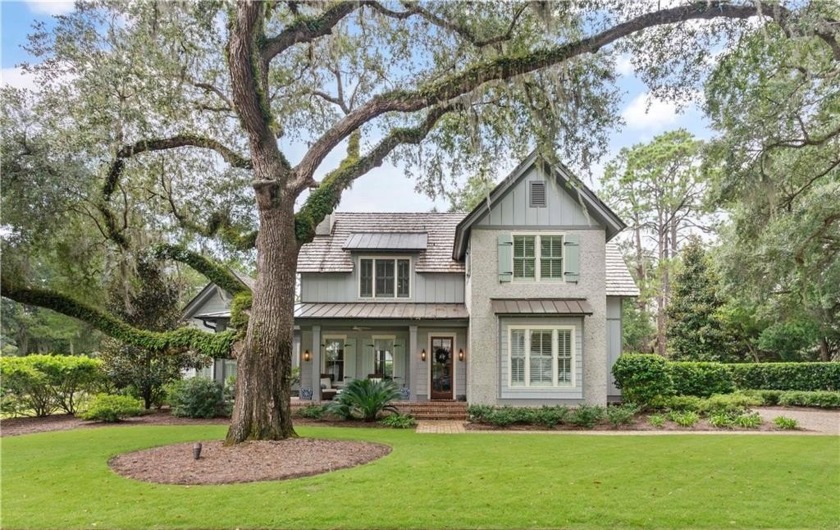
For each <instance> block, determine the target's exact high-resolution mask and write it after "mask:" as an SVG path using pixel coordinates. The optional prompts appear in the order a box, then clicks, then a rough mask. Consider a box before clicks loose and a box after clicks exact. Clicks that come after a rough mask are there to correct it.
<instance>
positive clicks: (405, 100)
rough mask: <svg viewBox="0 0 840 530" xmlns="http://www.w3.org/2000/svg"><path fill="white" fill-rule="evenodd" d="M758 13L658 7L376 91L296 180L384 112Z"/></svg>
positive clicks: (311, 155) (714, 6)
mask: <svg viewBox="0 0 840 530" xmlns="http://www.w3.org/2000/svg"><path fill="white" fill-rule="evenodd" d="M780 12H781V13H786V12H787V10H785V9H784V8H781V7H778V8H777V9H774V10H773V15H772V16H774V17H779V16H781V15H780V14H779V13H780ZM758 14H759V10H758V8H756V7H755V6H735V5H731V4H729V3H726V2H722V1H709V2H700V3H697V4H692V5H688V6H680V7H674V8H671V9H663V10H660V11H656V12H654V13H647V14H644V15H641V16H638V17H636V18H633V19H631V20H629V21H627V22H624V23H621V24H618V25H616V26H614V27H612V28H610V29H608V30H605V31H602V32H600V33H598V34H596V35H593V36H591V37H587V38H584V39H581V40H578V41H574V42H571V43H567V44H564V45H561V46H556V47H554V48H546V49H541V50H535V51H531V52H528V53H526V54H521V55H517V56H513V57H499V58H497V59H494V60H491V61H488V62H485V63H483V64H478V65H475V66H473V67H471V68H468V69H467V70H465V71H463V72H460V73H457V74H453V75H450V76H447V77H443V78H441V79H439V80H437V81H435V82H433V83H430V84H428V85H427V86H425V87H421V88H419V89H418V90H415V91H404V90H395V91H391V92H387V93H384V94H381V95H379V96H376V97H374V98H372V99H371V100H370V101H368V102H367V103H365V104H364V105H361V106H360V107H358V108H357V109H356V110H354V111H353V112H351V113H350V114H348V115H347V116H345V117H344V118H343V119H342V120H340V121H339V122H338V123H336V124H335V126H333V127H332V128H331V129H330V130H329V131H327V132H326V133H324V134H323V135H322V136H321V137H320V138H319V139H318V140H317V141H316V142H315V143H314V144H313V145H312V147H311V148H310V149H309V151H308V152H307V153H306V155H305V156H304V157H303V159H302V160H301V162H300V164H298V166H297V167H296V168H295V174H296V178H297V179H298V182H297V183H296V184H300V183H302V182H308V181H310V180H311V178H312V175H314V173H315V170H316V169H317V168H318V166H319V165H320V164H321V162H322V161H323V160H324V158H325V157H326V156H327V155H328V154H329V153H330V151H332V149H333V148H335V146H336V145H338V144H339V143H340V142H341V141H342V140H343V139H344V138H346V137H347V136H348V135H349V134H350V133H351V132H352V131H355V130H356V129H358V128H359V127H360V126H361V125H363V124H364V123H367V122H368V121H370V120H372V119H374V118H376V117H378V116H381V115H383V114H385V113H388V112H415V111H418V110H421V109H423V108H426V107H430V106H432V105H434V104H436V103H440V102H444V101H449V100H451V99H453V98H455V97H458V96H461V95H464V94H467V93H469V92H471V91H473V90H475V89H476V88H478V87H480V86H481V85H483V84H485V83H487V82H489V81H495V80H507V79H510V78H513V77H516V76H519V75H523V74H527V73H530V72H533V71H536V70H539V69H542V68H546V67H548V66H552V65H554V64H558V63H561V62H563V61H567V60H569V59H572V58H574V57H577V56H580V55H583V54H587V53H596V52H597V51H598V50H599V49H601V48H602V47H604V46H607V45H609V44H611V43H613V42H615V41H617V40H619V39H621V38H623V37H626V36H628V35H631V34H633V33H635V32H637V31H640V30H643V29H646V28H650V27H655V26H661V25H667V24H674V23H677V22H684V21H687V20H698V19H707V20H708V19H716V18H733V19H734V18H739V19H744V18H749V17H752V16H756V15H758Z"/></svg>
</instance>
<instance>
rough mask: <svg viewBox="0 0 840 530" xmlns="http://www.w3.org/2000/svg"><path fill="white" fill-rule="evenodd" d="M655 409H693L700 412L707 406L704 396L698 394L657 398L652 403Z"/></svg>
mask: <svg viewBox="0 0 840 530" xmlns="http://www.w3.org/2000/svg"><path fill="white" fill-rule="evenodd" d="M651 406H652V407H653V408H655V409H661V410H680V411H682V410H693V411H695V412H698V411H700V410H703V408H704V407H705V405H704V400H703V398H699V397H697V396H670V397H667V398H657V399H656V400H654V402H653V403H652V404H651Z"/></svg>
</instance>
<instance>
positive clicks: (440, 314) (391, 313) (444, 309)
mask: <svg viewBox="0 0 840 530" xmlns="http://www.w3.org/2000/svg"><path fill="white" fill-rule="evenodd" d="M303 318H349V319H353V318H359V319H399V320H421V319H423V320H425V319H434V320H454V319H467V318H469V313H467V307H466V306H465V305H464V304H410V303H401V304H400V303H369V302H360V303H346V304H332V303H301V304H295V319H303Z"/></svg>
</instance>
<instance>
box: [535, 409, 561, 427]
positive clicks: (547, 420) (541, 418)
mask: <svg viewBox="0 0 840 530" xmlns="http://www.w3.org/2000/svg"><path fill="white" fill-rule="evenodd" d="M568 415H569V409H568V408H567V407H564V406H562V405H558V406H556V407H541V408H538V409H534V411H533V422H534V423H535V424H537V425H542V426H544V427H548V428H549V429H552V428H554V427H555V426H557V425H559V424H561V423H563V421H565V419H566V418H567V417H568Z"/></svg>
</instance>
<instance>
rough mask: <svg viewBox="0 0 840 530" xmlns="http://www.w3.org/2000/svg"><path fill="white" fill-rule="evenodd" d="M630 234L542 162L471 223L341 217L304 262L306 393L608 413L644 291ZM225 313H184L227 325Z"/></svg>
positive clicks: (566, 176)
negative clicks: (627, 254)
mask: <svg viewBox="0 0 840 530" xmlns="http://www.w3.org/2000/svg"><path fill="white" fill-rule="evenodd" d="M624 227H625V225H624V223H623V222H622V221H621V219H619V218H618V217H617V216H616V215H615V213H613V212H612V211H611V210H610V209H609V208H608V207H607V206H606V205H605V204H604V203H602V202H601V201H600V200H599V199H598V198H597V197H596V196H595V194H594V193H593V192H592V191H590V190H589V189H588V188H586V187H585V186H584V185H583V184H582V183H580V182H579V181H577V179H575V178H574V177H573V176H572V175H571V174H570V173H569V172H568V170H567V169H566V168H564V167H556V166H554V167H552V166H550V165H549V164H547V163H546V162H545V161H544V160H543V159H542V158H541V157H539V156H538V155H537V154H536V153H534V154H532V155H530V156H529V157H528V158H527V159H526V160H525V161H523V162H522V163H521V164H520V165H519V166H518V167H517V168H516V169H515V170H514V171H513V172H512V173H511V174H510V175H509V176H508V177H507V178H505V179H504V180H503V181H502V182H501V183H500V184H499V185H498V186H497V187H496V188H495V189H494V190H493V191H492V192H491V193H490V194H489V196H488V198H487V200H485V201H483V202H482V203H481V204H480V205H479V206H477V207H476V208H475V209H474V210H473V211H472V212H470V213H469V214H467V215H464V214H452V213H335V214H332V215H331V216H329V218H327V219H325V220H324V222H323V223H322V224H321V225H320V226H319V227H318V229H317V234H316V236H315V239H314V240H313V241H312V242H311V243H309V244H307V245H305V246H304V247H303V248H302V250H301V254H300V259H299V262H298V272H299V273H300V303H299V304H298V305H297V306H296V308H295V324H296V330H297V334H296V342H297V343H296V349H297V350H299V355H300V367H301V395H302V396H303V397H305V398H309V397H310V396H311V398H312V399H316V400H317V399H321V398H322V397H331V396H332V395H333V394H334V392H335V391H336V389H340V388H341V387H342V386H343V385H345V384H347V382H349V381H351V380H353V379H357V378H366V377H371V378H387V379H393V380H394V381H395V382H396V383H397V384H398V385H399V386H400V387H402V388H403V393H404V397H405V398H406V399H408V400H411V401H426V400H467V401H469V402H470V403H483V404H511V405H541V404H557V403H564V404H576V403H581V402H586V403H594V404H604V403H605V402H606V401H607V399H608V396H612V395H617V394H618V391H617V390H616V389H615V388H614V386H613V385H612V384H611V382H612V378H611V377H610V375H609V372H610V368H611V366H612V363H613V362H614V361H615V359H616V358H617V357H618V355H619V353H620V350H621V299H622V298H623V297H632V296H638V294H639V293H638V289H637V287H636V285H635V284H634V282H633V279H632V277H631V276H630V273H629V271H628V270H627V267H626V265H625V263H624V261H623V259H622V258H621V255H620V253H619V252H618V249H617V248H616V247H615V246H614V245H612V244H610V243H609V241H610V240H611V239H612V238H614V237H615V236H616V235H617V234H618V233H619V232H620V231H621V230H622V229H623V228H624ZM214 296H219V297H222V296H223V294H221V293H216V295H214ZM212 300H215V302H213V303H215V304H216V305H215V306H212V307H210V306H206V305H203V304H192V307H190V308H188V309H189V311H188V315H187V316H188V317H190V318H194V319H195V318H196V317H200V318H199V320H198V321H201V322H205V323H207V322H208V321H211V323H210V324H208V325H211V326H216V327H219V326H223V325H224V317H225V316H226V315H229V314H226V313H225V308H224V307H219V302H218V299H217V298H213V297H209V298H208V303H210V301H212ZM208 309H212V310H213V311H209V310H208ZM230 369H231V368H230V361H228V368H227V369H223V370H221V372H222V374H223V375H224V374H226V373H227V372H228V371H229V370H230ZM219 372H220V371H219V369H218V367H217V368H216V374H217V375H218V374H219Z"/></svg>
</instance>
